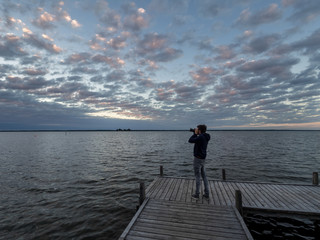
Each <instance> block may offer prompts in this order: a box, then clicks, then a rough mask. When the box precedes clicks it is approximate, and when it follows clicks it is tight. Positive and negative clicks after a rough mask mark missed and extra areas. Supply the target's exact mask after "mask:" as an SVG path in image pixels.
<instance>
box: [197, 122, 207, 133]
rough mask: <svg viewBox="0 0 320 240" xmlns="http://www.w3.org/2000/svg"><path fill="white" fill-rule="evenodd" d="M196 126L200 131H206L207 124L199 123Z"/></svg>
mask: <svg viewBox="0 0 320 240" xmlns="http://www.w3.org/2000/svg"><path fill="white" fill-rule="evenodd" d="M197 128H198V129H199V130H200V131H201V133H205V132H206V131H207V126H206V125H205V124H200V125H198V126H197Z"/></svg>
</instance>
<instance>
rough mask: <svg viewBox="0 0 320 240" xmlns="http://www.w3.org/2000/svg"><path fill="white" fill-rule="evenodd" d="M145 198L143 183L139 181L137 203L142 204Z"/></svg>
mask: <svg viewBox="0 0 320 240" xmlns="http://www.w3.org/2000/svg"><path fill="white" fill-rule="evenodd" d="M145 198H146V189H145V186H144V183H143V182H142V183H140V197H139V204H140V206H141V205H142V203H143V201H144V199H145Z"/></svg>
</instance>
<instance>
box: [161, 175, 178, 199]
mask: <svg viewBox="0 0 320 240" xmlns="http://www.w3.org/2000/svg"><path fill="white" fill-rule="evenodd" d="M174 180H175V179H174V178H169V179H168V182H167V183H166V186H165V188H164V190H163V193H162V194H161V196H160V197H159V198H160V199H165V198H166V196H167V195H170V188H171V185H172V184H173V182H174Z"/></svg>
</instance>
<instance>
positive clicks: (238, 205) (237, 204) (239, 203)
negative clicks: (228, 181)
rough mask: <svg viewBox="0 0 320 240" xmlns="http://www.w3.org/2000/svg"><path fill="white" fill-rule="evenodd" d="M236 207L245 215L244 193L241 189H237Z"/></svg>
mask: <svg viewBox="0 0 320 240" xmlns="http://www.w3.org/2000/svg"><path fill="white" fill-rule="evenodd" d="M235 194H236V208H237V209H238V211H239V213H240V214H241V216H243V209H242V195H241V191H240V190H236V192H235Z"/></svg>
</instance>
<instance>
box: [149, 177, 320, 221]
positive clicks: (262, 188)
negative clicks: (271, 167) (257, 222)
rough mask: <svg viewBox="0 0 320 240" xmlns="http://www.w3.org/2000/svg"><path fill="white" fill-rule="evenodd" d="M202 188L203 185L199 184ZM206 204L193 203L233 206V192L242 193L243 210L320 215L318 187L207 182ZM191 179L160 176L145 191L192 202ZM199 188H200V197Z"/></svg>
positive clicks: (160, 196)
mask: <svg viewBox="0 0 320 240" xmlns="http://www.w3.org/2000/svg"><path fill="white" fill-rule="evenodd" d="M202 186H203V184H202ZM209 186H210V199H209V202H208V201H206V200H203V199H202V198H200V200H198V201H197V202H199V203H202V204H207V205H216V206H232V205H235V191H236V190H240V191H241V192H242V204H243V207H244V208H247V209H251V210H254V209H259V210H265V211H277V212H287V213H296V214H308V215H319V216H320V187H319V186H313V185H294V184H271V183H254V182H236V181H220V180H209ZM194 191H195V180H194V179H185V178H172V177H160V178H157V179H155V180H154V181H153V182H152V183H151V185H150V186H149V188H148V189H147V191H146V197H149V198H152V199H160V200H163V199H164V200H168V201H178V202H196V200H193V199H192V198H191V194H192V193H193V192H194ZM202 194H203V189H201V194H200V195H201V196H202Z"/></svg>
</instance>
